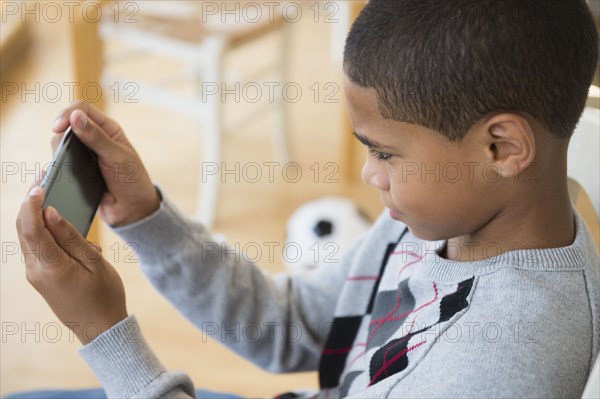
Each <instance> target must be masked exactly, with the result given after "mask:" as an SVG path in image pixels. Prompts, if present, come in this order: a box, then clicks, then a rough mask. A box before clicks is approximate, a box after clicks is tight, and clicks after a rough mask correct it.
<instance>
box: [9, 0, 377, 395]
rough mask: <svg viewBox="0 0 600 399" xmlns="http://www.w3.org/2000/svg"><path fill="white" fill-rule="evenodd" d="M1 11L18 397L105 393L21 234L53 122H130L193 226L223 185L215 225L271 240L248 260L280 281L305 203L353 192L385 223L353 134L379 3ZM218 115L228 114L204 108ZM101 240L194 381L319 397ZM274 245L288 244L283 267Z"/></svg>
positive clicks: (171, 362) (54, 6)
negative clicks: (182, 309)
mask: <svg viewBox="0 0 600 399" xmlns="http://www.w3.org/2000/svg"><path fill="white" fill-rule="evenodd" d="M1 3H2V8H1V10H2V25H1V39H2V47H1V52H2V53H1V54H2V55H1V57H0V59H1V68H2V103H1V108H0V130H1V135H0V140H1V157H2V165H3V166H2V167H3V170H2V177H3V178H2V182H1V192H2V196H1V217H2V225H1V235H2V238H1V240H2V243H3V247H2V257H3V259H2V268H1V269H0V273H1V307H0V311H1V315H2V341H1V345H2V349H1V353H2V355H1V360H0V368H1V374H0V379H1V383H0V394H1V395H4V394H7V393H9V392H14V391H18V390H25V389H37V388H60V387H66V388H78V387H89V386H97V385H98V382H97V380H96V379H95V377H94V376H93V374H92V373H91V372H90V370H89V369H88V367H87V365H86V364H85V363H84V362H83V360H82V359H81V358H80V357H79V355H78V353H77V349H78V348H79V347H80V344H79V342H77V340H76V339H75V338H74V337H72V336H70V335H69V332H68V330H67V329H66V328H65V327H63V326H62V325H60V324H59V322H58V320H57V319H56V318H55V316H54V315H53V314H52V312H51V311H50V309H49V308H48V306H47V305H46V303H45V302H44V301H43V299H42V298H41V296H40V295H39V294H38V293H37V292H36V291H35V290H34V289H33V288H32V287H31V286H29V284H28V283H27V281H26V280H25V273H24V269H23V263H22V261H21V255H20V252H18V251H17V245H18V244H17V242H18V240H17V235H16V230H15V227H14V221H15V219H16V215H17V213H18V209H19V206H20V203H21V201H22V198H23V196H24V195H25V193H26V191H27V188H28V187H29V186H30V185H31V184H32V183H33V182H34V179H35V174H36V172H38V171H39V170H40V169H42V168H43V167H44V166H45V165H46V164H48V163H49V162H50V161H51V159H52V153H51V149H50V137H51V135H52V134H53V133H52V132H51V130H50V127H51V124H52V122H53V120H54V118H55V117H56V115H57V114H58V112H59V111H61V109H63V108H64V107H65V106H67V105H68V104H69V103H70V102H71V101H73V99H74V98H84V99H86V100H88V101H90V102H92V103H94V104H95V105H96V106H98V107H101V108H103V109H104V110H105V112H106V113H107V114H108V115H110V117H112V118H113V119H115V120H116V121H118V123H119V124H120V125H121V126H122V127H123V129H124V131H125V133H126V134H127V135H128V137H129V139H130V141H131V142H132V143H133V145H134V146H135V148H136V149H137V151H138V152H139V154H140V156H141V158H142V160H143V161H144V163H145V166H146V168H147V169H148V171H149V173H150V176H151V177H152V179H153V180H154V181H155V182H156V183H157V184H158V185H159V186H160V187H161V189H162V190H163V192H164V193H165V194H166V195H167V196H169V198H170V199H171V200H172V201H174V202H175V203H176V204H177V205H178V206H179V207H180V209H181V210H182V211H183V212H185V213H186V214H188V215H189V216H192V217H195V218H197V219H201V217H200V213H201V212H202V210H201V209H202V207H203V205H202V203H204V207H206V206H207V205H206V204H207V202H210V201H211V200H210V198H211V195H212V194H209V195H207V194H206V191H205V189H206V186H210V185H211V181H210V179H211V178H213V179H214V178H215V176H216V178H217V183H218V184H217V190H218V193H217V194H216V195H213V197H212V198H213V199H214V204H213V205H212V207H211V208H212V209H211V212H212V218H210V219H212V220H210V221H209V222H210V223H212V230H213V231H215V232H217V233H220V234H223V235H224V236H225V237H226V238H227V240H228V242H229V243H230V244H231V246H232V247H235V246H237V247H238V248H241V249H243V248H244V247H245V246H247V245H249V244H258V247H259V248H260V250H261V251H262V254H261V253H256V252H255V248H256V247H253V248H250V246H247V247H246V248H250V249H249V250H248V251H249V252H248V256H249V257H251V258H253V259H256V260H257V263H258V264H259V266H260V267H261V268H263V269H264V270H265V271H266V272H269V273H275V272H279V271H282V270H284V265H283V260H282V256H281V255H282V254H281V248H282V245H283V243H284V242H285V237H286V222H287V220H288V218H289V217H290V215H291V214H292V213H293V211H294V210H295V209H296V208H297V207H298V206H300V205H301V204H303V203H304V202H306V201H309V200H313V199H316V198H320V197H322V196H324V195H343V196H350V197H351V198H352V199H354V200H355V201H356V202H357V203H360V204H361V207H362V208H363V210H364V211H366V213H368V214H369V215H370V216H371V217H374V216H376V215H377V214H378V213H379V211H380V210H381V209H382V208H381V206H380V204H379V200H378V194H377V193H376V192H372V191H371V190H369V189H368V188H366V187H365V186H363V185H362V184H360V182H359V181H358V180H359V179H358V178H357V174H356V172H357V171H358V170H359V168H360V163H361V162H360V160H359V161H358V164H357V167H354V168H346V166H345V165H344V164H345V163H347V162H348V161H347V159H348V157H349V155H352V154H354V152H355V151H356V154H357V155H358V156H359V157H361V159H362V156H363V150H362V149H357V148H356V147H355V145H354V143H353V140H354V139H353V138H351V137H350V132H349V130H348V128H347V122H346V121H345V115H344V109H343V107H344V102H343V93H342V87H341V66H340V61H341V53H342V49H343V47H342V46H343V41H344V38H345V34H346V32H347V29H348V27H349V24H348V21H349V18H350V17H351V13H352V12H353V11H352V9H353V7H356V8H358V9H360V7H362V3H363V2H362V1H356V2H332V1H329V2H317V1H298V2H287V3H286V2H271V6H269V7H271V8H270V9H269V8H264V7H263V4H262V3H269V2H258V3H254V4H259V5H260V6H261V10H260V11H257V8H256V7H255V6H254V4H252V3H253V2H229V1H228V2H221V1H217V2H210V1H208V2H198V1H187V2H186V1H183V2H182V1H174V2H158V1H138V2H133V1H122V2H120V3H117V2H113V1H107V2H104V4H101V6H102V8H101V9H100V8H98V7H97V5H98V4H99V3H98V2H61V1H58V2H53V1H45V2H33V1H32V2H21V1H18V2H17V1H15V2H11V1H3V2H1ZM75 3H78V4H75ZM100 3H102V2H100ZM167 3H168V4H167ZM286 7H287V8H286ZM100 10H102V11H100ZM259 15H260V17H259ZM211 71H212V72H211ZM203 74H204V75H203ZM202 79H204V85H202V83H201V82H202ZM247 82H250V83H247ZM215 83H217V84H215ZM222 84H225V86H222ZM236 84H237V85H236ZM202 89H204V91H205V93H204V97H202V93H201V91H202ZM281 97H283V106H284V107H283V108H284V109H283V110H282V109H281V108H282V107H281V106H280V105H281V101H280V99H281ZM257 98H260V99H259V100H257ZM215 99H216V101H214V100H215ZM278 101H279V103H278ZM165 103H166V105H165ZM202 103H204V104H202ZM173 104H176V105H175V106H172V105H173ZM206 104H209V107H218V110H217V109H216V108H209V110H208V111H202V110H201V107H202V106H203V105H206ZM195 108H197V109H198V112H195ZM218 113H220V114H221V115H222V117H221V118H215V117H213V118H211V115H215V114H218ZM282 113H283V116H282ZM205 114H208V117H206V115H205ZM282 119H283V122H282ZM282 126H283V128H282ZM281 130H284V132H283V133H282V132H281ZM215 132H217V133H215ZM215 134H217V138H215ZM210 135H212V136H210ZM282 136H285V137H284V138H285V140H284V141H286V142H287V146H286V145H284V144H283V145H282V144H281V138H282ZM345 136H347V137H346V138H345ZM215 141H216V142H220V149H219V146H218V145H216V144H215ZM208 146H210V148H209V149H207V147H208ZM286 147H287V148H288V149H289V154H287V156H286V154H283V152H284V151H285V150H286ZM217 153H220V154H221V158H220V159H219V158H218V154H217ZM203 165H204V168H203ZM215 165H216V166H217V170H216V171H215V168H214V166H215ZM257 165H258V167H257ZM223 171H229V172H226V173H221V172H223ZM213 183H214V181H213ZM213 189H214V184H213ZM203 200H204V202H203ZM91 235H92V240H96V241H99V242H100V244H101V245H102V247H103V249H104V254H105V256H106V257H107V259H109V260H110V261H111V262H112V263H113V264H115V266H116V268H117V270H118V271H119V273H120V274H121V276H122V278H123V281H124V284H125V287H126V292H127V306H128V311H129V312H130V313H134V314H136V315H137V317H138V320H139V321H140V323H141V326H142V331H143V332H144V334H145V337H146V339H147V340H148V341H149V343H150V345H151V346H152V348H153V349H154V350H155V352H156V353H157V355H158V357H159V358H160V359H161V361H162V362H163V363H164V364H165V366H166V367H167V368H168V369H171V370H175V369H178V370H185V371H186V372H187V373H189V375H190V376H191V377H192V379H193V380H194V382H195V384H196V386H197V387H203V388H206V389H213V390H222V391H229V392H234V393H238V394H241V395H245V396H248V397H250V396H254V397H256V396H268V395H274V394H276V393H278V392H284V391H286V390H289V389H290V388H293V387H308V388H310V387H316V386H317V379H316V374H315V373H300V374H294V375H284V376H278V375H272V374H270V373H267V372H264V371H262V370H260V369H259V368H257V367H255V366H253V365H252V364H250V363H249V362H247V361H246V360H243V359H241V358H240V357H238V356H237V355H235V354H233V353H232V352H230V351H229V350H227V349H225V348H224V347H223V346H222V345H221V344H220V343H219V342H218V341H219V340H220V339H216V340H215V339H213V338H210V337H206V336H204V335H203V334H202V332H201V331H199V330H198V329H197V328H196V327H194V326H193V325H192V324H191V323H189V322H188V321H187V320H186V319H184V318H183V317H182V316H181V315H180V314H179V313H178V312H177V311H176V310H175V309H174V308H173V307H172V306H170V304H169V303H168V302H167V301H166V300H165V299H163V298H162V297H161V296H160V295H159V294H158V293H157V292H156V291H155V290H154V289H153V287H152V286H151V285H150V283H149V282H148V281H147V280H146V279H145V277H144V276H143V275H142V273H141V272H140V271H139V268H138V265H137V263H136V260H135V257H134V256H133V255H132V251H131V249H130V248H129V247H127V246H126V245H125V243H123V242H122V241H120V239H119V238H118V237H117V236H116V235H114V234H113V233H112V232H111V231H110V230H109V229H108V228H107V227H106V226H104V225H102V223H95V225H94V227H93V228H92V231H91ZM88 238H89V237H88ZM268 243H280V244H281V245H280V246H279V247H275V248H279V250H276V251H275V252H274V253H275V257H272V258H271V257H270V256H268V252H269V251H268V245H269V244H268ZM217 338H219V337H217ZM242 338H243V337H242ZM230 339H231V337H230ZM224 370H227V372H226V373H224V372H223V371H224Z"/></svg>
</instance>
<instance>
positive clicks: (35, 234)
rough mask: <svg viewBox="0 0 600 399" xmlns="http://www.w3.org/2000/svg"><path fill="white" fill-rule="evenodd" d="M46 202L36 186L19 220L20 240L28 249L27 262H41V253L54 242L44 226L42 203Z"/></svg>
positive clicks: (27, 197) (26, 199)
mask: <svg viewBox="0 0 600 399" xmlns="http://www.w3.org/2000/svg"><path fill="white" fill-rule="evenodd" d="M43 202H44V191H43V190H42V188H41V187H39V186H34V187H33V188H32V189H31V190H30V191H29V192H28V194H27V196H26V197H25V199H24V200H23V203H22V204H21V210H20V212H19V217H18V219H17V232H18V234H19V239H20V241H22V242H25V244H26V246H27V248H28V249H30V248H33V249H34V250H33V251H29V250H28V251H25V253H24V255H25V260H26V262H27V261H28V260H33V261H35V262H39V261H40V251H41V250H42V249H43V248H45V246H46V245H49V244H50V243H51V242H52V241H53V240H52V239H51V237H50V236H49V234H48V231H47V230H46V229H45V226H44V219H43V217H42V203H43Z"/></svg>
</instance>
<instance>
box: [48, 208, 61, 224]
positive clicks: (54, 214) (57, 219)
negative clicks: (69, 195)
mask: <svg viewBox="0 0 600 399" xmlns="http://www.w3.org/2000/svg"><path fill="white" fill-rule="evenodd" d="M48 209H49V211H48V212H49V213H50V214H49V215H48V217H49V218H50V221H51V222H52V223H55V224H56V223H58V222H60V214H59V213H58V211H57V210H56V209H55V208H54V207H53V206H49V207H48Z"/></svg>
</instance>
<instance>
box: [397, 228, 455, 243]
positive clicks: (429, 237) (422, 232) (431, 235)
mask: <svg viewBox="0 0 600 399" xmlns="http://www.w3.org/2000/svg"><path fill="white" fill-rule="evenodd" d="M406 227H408V230H409V231H410V233H411V234H412V235H413V236H415V237H417V238H419V239H421V240H425V241H443V240H447V239H448V237H447V235H445V234H443V233H441V232H439V231H431V230H427V229H419V228H417V227H412V226H410V225H408V224H407V225H406Z"/></svg>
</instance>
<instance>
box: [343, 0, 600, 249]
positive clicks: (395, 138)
mask: <svg viewBox="0 0 600 399" xmlns="http://www.w3.org/2000/svg"><path fill="white" fill-rule="evenodd" d="M597 60H598V36H597V31H596V28H595V26H594V22H593V18H592V15H591V13H590V11H589V9H588V7H587V5H586V4H585V2H584V1H583V0H496V1H486V0H475V1H473V0H453V1H445V0H371V1H370V2H369V3H368V4H367V5H366V6H365V9H364V10H363V12H362V13H361V15H360V16H359V17H358V19H357V20H356V22H355V23H354V25H353V26H352V29H351V32H350V34H349V35H348V38H347V41H346V48H345V54H344V72H345V89H346V95H347V98H348V105H349V111H350V118H351V120H352V123H353V126H354V130H355V132H356V134H357V136H358V137H359V139H361V141H363V143H365V144H366V145H367V146H368V147H369V148H370V150H371V156H370V157H369V158H368V160H367V163H366V164H365V167H364V169H363V178H364V179H365V180H366V181H367V182H368V183H369V184H372V185H374V186H376V187H377V188H379V189H380V190H381V192H382V200H383V202H384V204H385V205H386V206H388V207H389V208H390V209H392V210H393V211H396V212H393V216H395V217H396V218H398V219H400V220H403V221H405V222H406V223H407V224H408V225H409V226H410V227H411V229H413V230H414V231H415V233H417V235H419V233H420V235H421V236H422V237H423V238H428V239H442V238H449V237H455V236H458V235H461V234H467V233H469V232H473V231H476V230H477V229H478V228H480V227H481V226H482V225H483V224H484V223H485V221H486V220H489V219H490V218H492V217H493V216H494V215H497V214H498V213H500V212H501V211H502V210H503V208H505V207H506V206H507V205H509V204H510V203H513V204H514V202H515V200H517V199H518V198H519V195H521V196H522V194H523V193H525V192H526V191H523V190H531V189H532V185H529V187H525V184H520V183H527V180H529V182H536V183H540V184H537V185H536V186H538V187H545V189H548V188H549V187H548V186H547V185H545V184H544V183H545V182H544V179H543V175H544V174H545V173H546V172H550V171H552V173H559V174H560V175H559V176H555V178H557V180H559V181H560V182H561V183H564V179H565V178H566V176H564V177H563V176H562V175H563V174H566V172H565V171H564V164H565V162H566V160H565V158H566V146H567V143H568V138H569V137H570V135H571V133H572V132H573V130H574V129H575V126H576V124H577V121H578V120H579V117H580V115H581V113H582V111H583V108H584V106H585V102H586V98H587V93H588V88H589V85H590V83H591V81H592V78H593V74H594V71H595V69H596V65H597ZM375 143H379V144H381V146H376V145H374V144H375ZM388 155H391V157H388ZM376 158H386V159H385V160H381V159H379V160H378V159H376ZM415 168H416V170H415ZM557 168H558V169H557ZM542 172H543V173H542ZM526 173H528V175H527V176H524V175H525V174H526ZM492 183H493V187H494V188H492V186H491V184H492ZM538 189H539V188H538ZM520 200H521V201H526V200H525V199H524V198H520ZM436 201H437V203H436ZM432 207H435V208H437V209H438V210H439V211H436V210H434V209H432ZM467 219H469V220H470V221H469V220H467Z"/></svg>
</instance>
